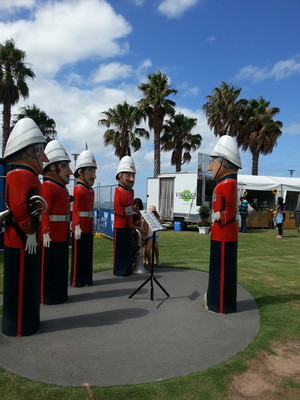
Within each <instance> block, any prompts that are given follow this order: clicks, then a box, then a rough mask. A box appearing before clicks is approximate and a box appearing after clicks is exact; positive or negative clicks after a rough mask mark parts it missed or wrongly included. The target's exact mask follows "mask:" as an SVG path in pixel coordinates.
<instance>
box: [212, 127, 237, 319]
mask: <svg viewBox="0 0 300 400" xmlns="http://www.w3.org/2000/svg"><path fill="white" fill-rule="evenodd" d="M211 157H212V158H213V161H212V163H211V164H210V166H209V169H208V170H209V171H212V174H213V179H214V180H215V181H217V185H216V187H215V189H214V192H213V198H212V218H211V220H212V227H211V249H210V266H209V282H208V289H207V293H206V299H205V302H206V307H207V309H208V310H209V311H213V312H216V313H220V314H223V313H232V312H236V295H237V244H238V220H237V172H238V169H239V168H242V166H241V160H240V155H239V151H238V147H237V144H236V141H235V140H234V139H233V138H232V137H231V136H227V135H225V136H222V137H221V138H220V139H219V141H218V142H217V144H216V146H215V148H214V150H213V152H212V154H211Z"/></svg>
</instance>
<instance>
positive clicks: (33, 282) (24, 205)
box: [2, 118, 48, 337]
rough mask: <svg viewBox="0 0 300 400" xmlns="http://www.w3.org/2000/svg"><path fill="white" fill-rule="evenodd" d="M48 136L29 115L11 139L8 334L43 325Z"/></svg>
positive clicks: (6, 256) (6, 243)
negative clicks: (42, 250) (43, 191)
mask: <svg viewBox="0 0 300 400" xmlns="http://www.w3.org/2000/svg"><path fill="white" fill-rule="evenodd" d="M45 143H46V140H45V138H44V136H43V134H42V132H41V131H40V129H39V128H38V126H37V125H36V123H35V122H34V121H33V120H32V119H30V118H23V119H21V120H19V121H18V122H17V123H16V125H15V127H14V128H13V130H12V132H11V134H10V136H9V139H8V141H7V144H6V148H5V152H4V159H5V161H6V162H7V164H8V170H9V172H8V174H7V177H6V185H5V204H6V207H7V209H8V210H9V212H8V216H7V218H6V221H5V231H4V281H3V324H2V333H3V334H4V335H6V336H15V337H20V336H27V335H32V334H34V333H36V332H37V331H38V330H39V328H40V290H39V289H40V251H39V250H40V249H39V246H38V240H39V238H38V234H39V232H38V231H39V217H40V215H41V214H42V213H43V212H44V211H45V210H46V209H47V203H46V202H45V200H44V199H43V198H42V197H41V183H40V180H39V178H38V174H42V172H43V162H46V161H48V159H47V157H46V156H45V153H44V147H45Z"/></svg>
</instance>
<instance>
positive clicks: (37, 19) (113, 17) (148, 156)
mask: <svg viewBox="0 0 300 400" xmlns="http://www.w3.org/2000/svg"><path fill="white" fill-rule="evenodd" d="M299 20H300V1H299V0H110V1H104V0H61V1H51V2H50V1H48V0H42V1H40V0H10V1H7V0H0V42H1V43H2V42H4V41H5V40H6V39H8V38H10V37H12V38H14V40H15V42H16V45H17V47H18V48H20V49H22V50H25V51H26V54H27V61H28V62H29V63H31V65H32V68H33V70H34V71H35V73H36V78H35V79H34V80H33V81H28V85H29V89H30V97H29V99H28V100H26V101H20V102H19V103H18V104H17V105H16V106H15V107H14V108H13V113H17V112H18V111H19V109H20V107H22V106H23V105H32V104H35V105H37V106H38V107H40V108H41V109H42V110H43V111H45V112H46V113H47V114H48V115H49V116H50V117H51V118H54V120H55V121H56V123H57V131H58V139H59V140H60V141H61V142H62V143H63V145H64V146H65V148H66V150H67V151H68V153H69V155H70V156H71V154H73V153H80V151H82V150H83V149H84V148H85V143H86V142H87V143H88V146H89V149H90V150H92V151H93V152H94V154H95V157H96V159H97V163H98V173H97V180H98V182H100V183H101V184H103V185H109V184H115V183H116V181H115V171H116V169H117V166H118V163H119V161H118V159H117V158H116V157H115V156H114V151H113V149H112V148H110V147H104V146H103V132H104V128H102V127H101V128H100V127H98V126H97V121H98V119H99V118H100V116H101V115H100V114H101V112H102V111H105V110H107V109H108V108H110V107H114V106H115V105H116V104H118V103H122V102H123V101H125V100H126V101H127V102H128V103H130V104H135V102H136V101H137V100H139V99H140V98H141V95H142V94H141V93H140V92H139V91H138V89H137V86H138V84H139V83H141V82H146V80H147V78H146V76H147V74H149V73H153V72H155V71H157V70H161V71H162V72H163V73H165V74H166V75H167V76H168V78H169V82H170V84H171V86H172V87H173V88H174V89H177V90H178V93H177V95H176V96H172V97H171V98H172V100H174V101H176V103H177V111H180V112H182V113H184V114H186V115H188V116H191V117H193V118H197V119H198V124H197V127H196V128H195V129H194V133H200V134H201V136H202V138H203V141H202V145H201V147H200V149H199V152H210V151H211V150H212V148H213V147H214V145H215V143H216V141H217V139H216V137H215V136H214V135H213V134H212V133H211V131H210V129H209V128H208V126H207V123H206V119H205V116H204V114H203V111H202V106H203V104H204V103H205V101H206V100H205V97H206V96H207V95H209V94H211V93H212V90H213V89H214V88H215V87H218V86H219V85H220V83H221V82H222V81H225V82H227V83H228V84H231V85H234V86H236V87H240V88H242V92H241V97H243V98H248V99H252V98H258V97H259V96H263V97H264V98H265V99H266V100H268V101H270V102H271V106H273V107H279V108H280V110H281V111H280V113H279V114H278V116H277V119H279V120H281V121H282V122H283V124H284V127H283V134H282V136H281V137H280V138H279V140H278V145H277V147H276V148H275V149H274V151H273V153H272V154H271V155H268V156H261V157H260V161H259V174H260V175H275V176H289V172H288V170H289V169H294V170H295V172H294V176H297V177H299V176H300V161H299V159H300V106H299V104H300V40H299V39H300V24H299ZM152 139H153V136H152V135H151V139H150V141H149V142H147V141H145V142H143V143H142V149H141V150H140V151H139V152H137V153H134V154H133V158H134V161H135V163H136V167H137V176H136V184H135V192H136V195H137V196H140V197H142V198H143V199H144V200H145V196H146V181H147V177H151V176H152V174H153V140H152ZM170 157H171V154H170V153H162V165H161V171H162V172H172V171H174V167H171V165H170ZM241 159H242V164H243V170H242V171H241V173H243V174H250V173H251V156H250V154H248V153H247V152H246V153H244V152H241ZM196 168H197V153H195V154H194V155H193V158H192V161H191V163H190V164H189V165H186V166H184V167H183V170H185V171H196Z"/></svg>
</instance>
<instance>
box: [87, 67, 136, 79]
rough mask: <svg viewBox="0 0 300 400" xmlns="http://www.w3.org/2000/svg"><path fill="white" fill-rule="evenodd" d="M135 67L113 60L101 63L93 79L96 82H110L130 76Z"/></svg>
mask: <svg viewBox="0 0 300 400" xmlns="http://www.w3.org/2000/svg"><path fill="white" fill-rule="evenodd" d="M132 72H133V68H132V66H131V65H125V64H121V63H119V62H112V63H109V64H103V65H101V66H100V67H99V68H98V70H97V71H96V72H95V73H94V75H93V77H92V80H93V82H95V83H103V82H110V81H114V80H117V79H122V78H128V77H129V76H130V75H132Z"/></svg>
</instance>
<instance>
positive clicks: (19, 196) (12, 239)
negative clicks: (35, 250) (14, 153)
mask: <svg viewBox="0 0 300 400" xmlns="http://www.w3.org/2000/svg"><path fill="white" fill-rule="evenodd" d="M5 185H6V186H5V203H6V204H8V206H9V208H10V210H11V211H12V213H13V216H14V219H15V220H16V222H17V225H18V228H19V229H20V231H22V232H23V233H24V234H32V233H35V232H36V231H37V226H38V217H35V219H36V224H34V219H33V217H32V216H31V214H30V210H29V199H30V197H32V196H34V195H41V182H40V180H39V178H38V176H37V174H36V173H35V172H34V171H33V170H32V169H30V168H27V167H22V166H18V167H17V168H16V169H14V170H12V171H10V172H9V173H8V174H7V177H6V183H5ZM18 228H16V227H15V226H14V225H13V224H11V223H7V224H6V226H5V230H4V245H5V246H7V247H13V248H19V249H21V248H23V249H24V248H25V242H24V240H23V238H22V237H21V235H20V234H19V233H18ZM37 240H38V238H37Z"/></svg>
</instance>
